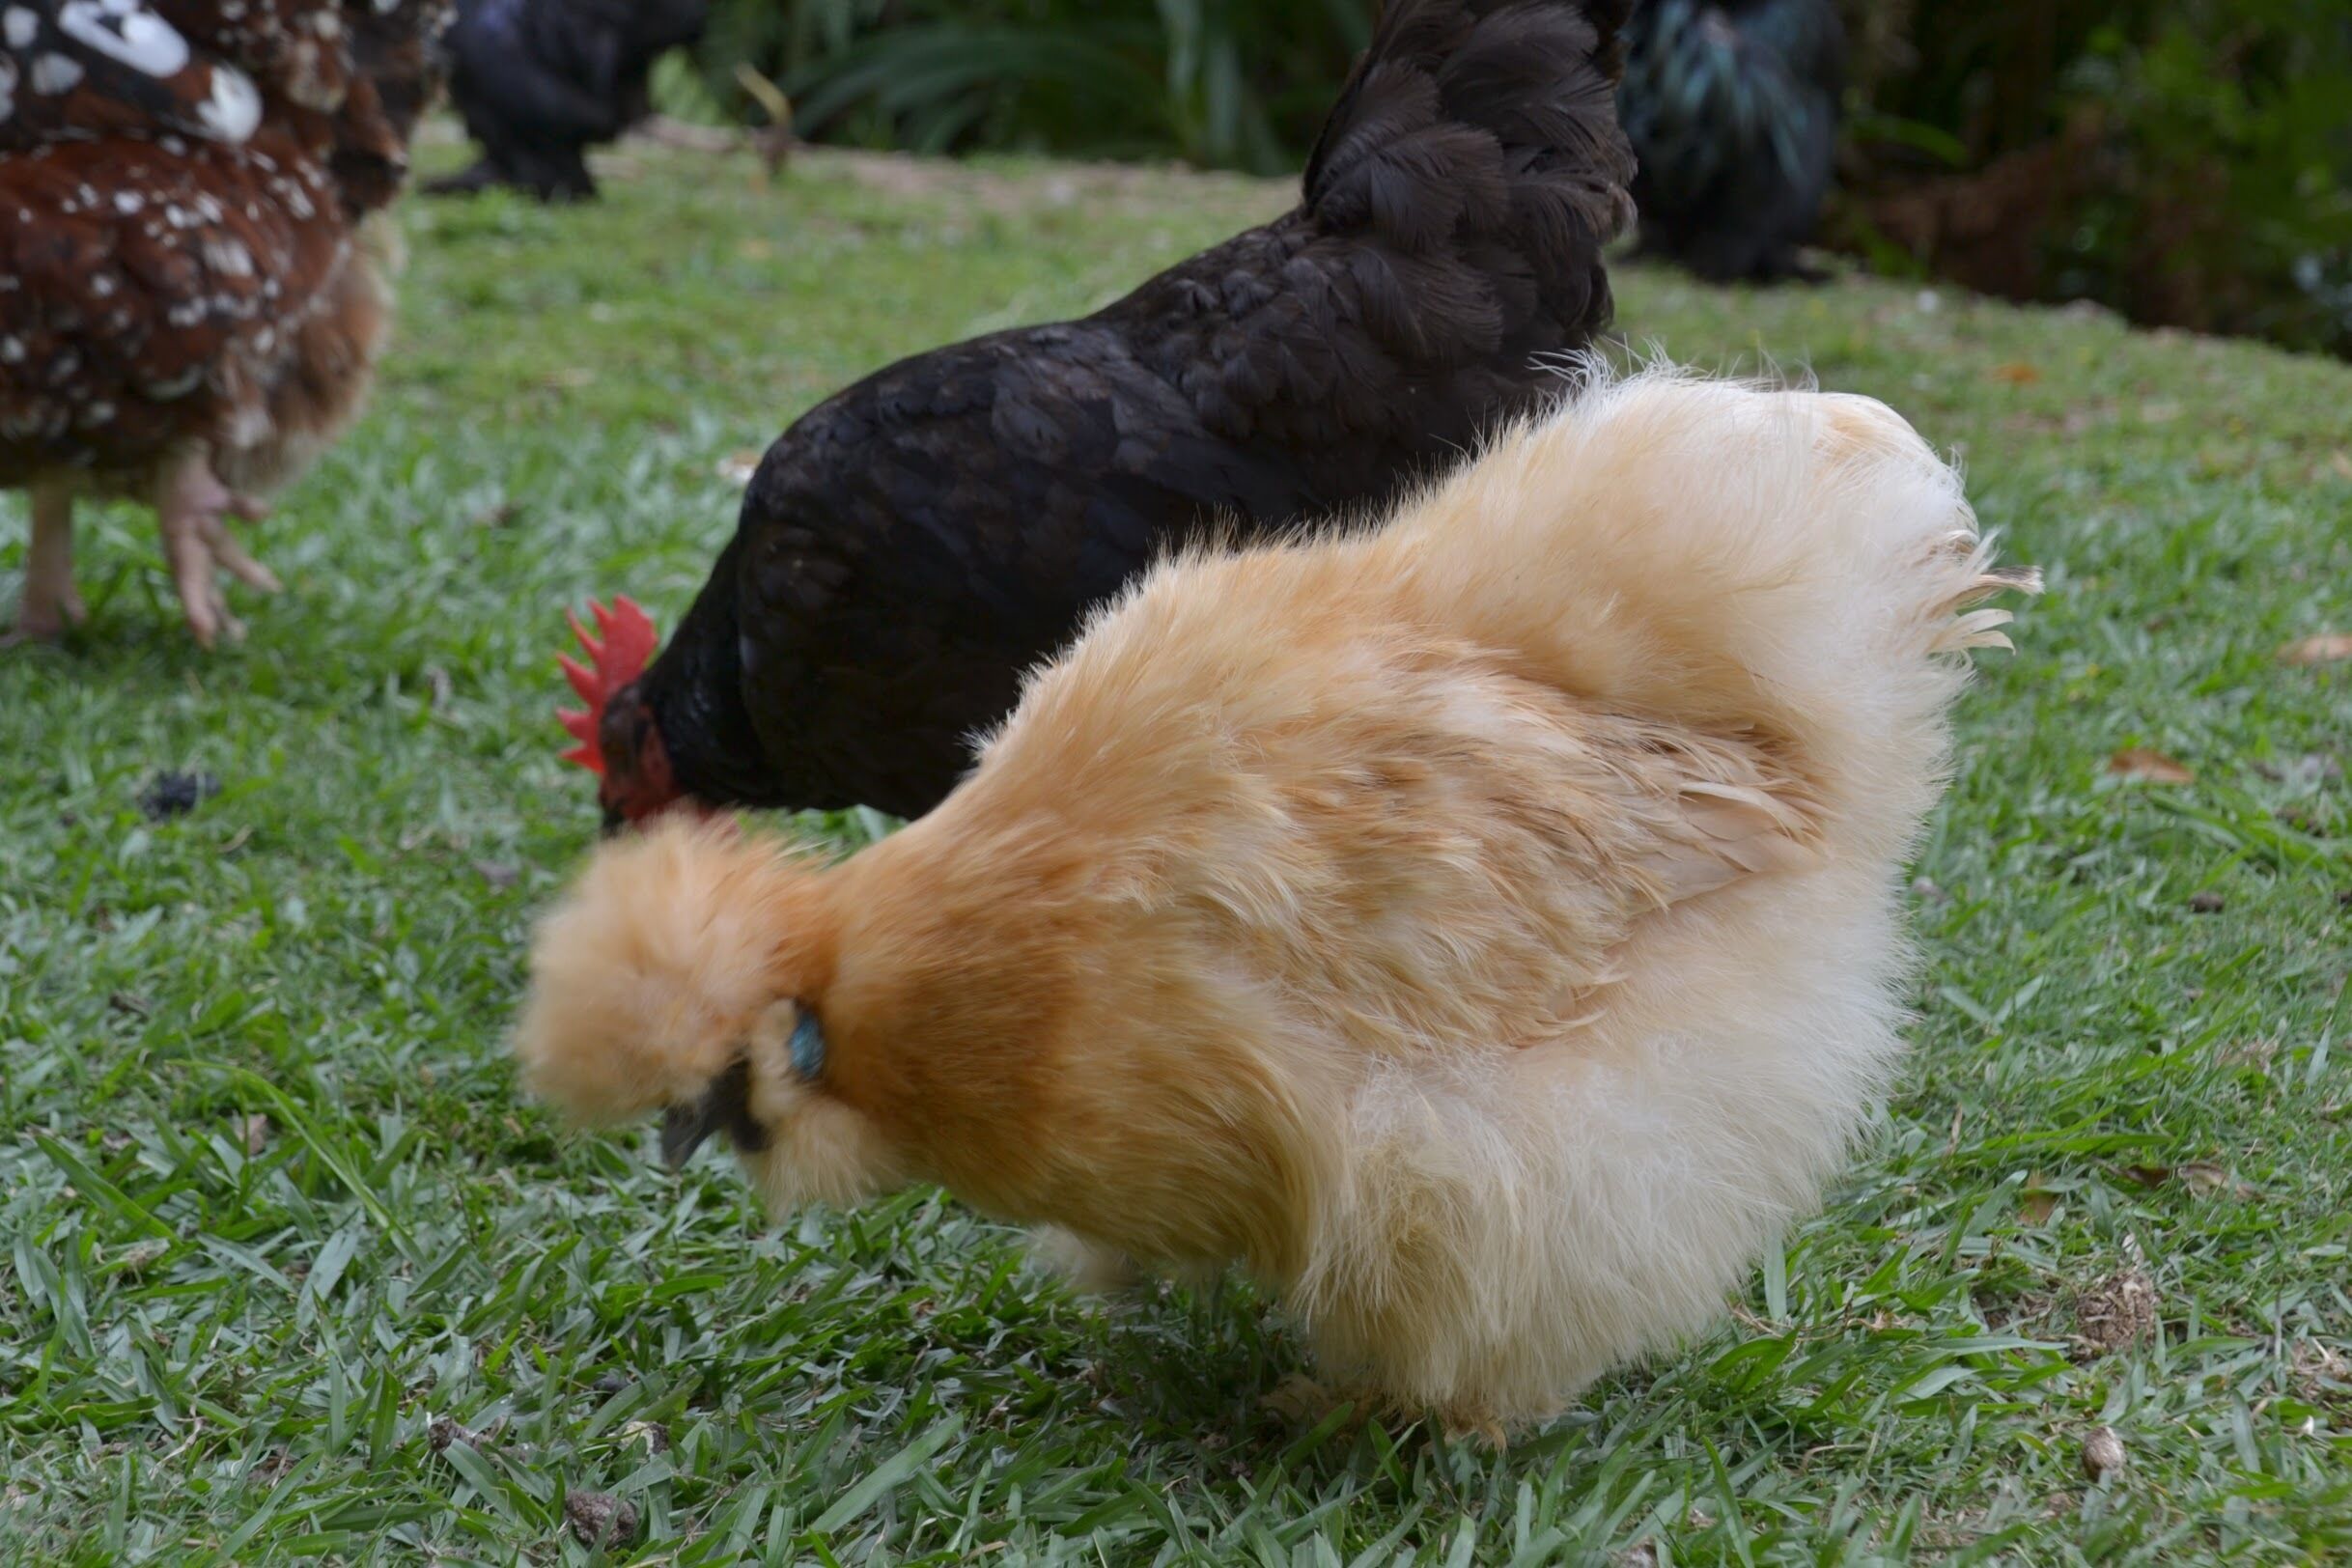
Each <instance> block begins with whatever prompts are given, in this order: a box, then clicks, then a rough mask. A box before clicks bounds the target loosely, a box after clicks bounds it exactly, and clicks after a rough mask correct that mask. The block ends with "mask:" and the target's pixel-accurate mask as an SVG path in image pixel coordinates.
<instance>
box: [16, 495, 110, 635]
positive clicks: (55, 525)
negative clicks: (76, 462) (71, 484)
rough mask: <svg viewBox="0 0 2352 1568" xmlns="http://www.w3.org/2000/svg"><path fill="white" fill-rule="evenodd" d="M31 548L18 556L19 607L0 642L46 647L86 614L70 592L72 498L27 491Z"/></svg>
mask: <svg viewBox="0 0 2352 1568" xmlns="http://www.w3.org/2000/svg"><path fill="white" fill-rule="evenodd" d="M32 500H33V542H32V544H31V545H30V546H27V548H26V549H25V552H24V602H23V604H22V606H21V607H20V608H19V609H18V610H17V612H16V625H15V628H14V630H11V631H10V632H9V633H8V634H7V635H6V636H5V637H0V642H5V643H18V642H48V641H53V640H54V639H56V638H58V637H61V636H63V635H65V631H66V628H68V627H70V626H80V625H81V624H82V622H84V621H85V620H87V619H89V616H90V612H89V610H87V609H85V608H84V607H83V605H82V596H81V595H80V594H78V593H76V592H75V591H74V588H73V492H72V491H71V490H68V489H66V488H65V487H64V486H62V485H41V486H36V487H35V488H34V490H33V496H32Z"/></svg>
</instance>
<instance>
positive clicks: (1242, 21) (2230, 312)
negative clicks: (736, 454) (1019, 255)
mask: <svg viewBox="0 0 2352 1568" xmlns="http://www.w3.org/2000/svg"><path fill="white" fill-rule="evenodd" d="M1841 4H1842V7H1843V9H1844V10H1845V12H1846V13H1847V21H1848V28H1849V32H1850V33H1851V35H1852V37H1853V39H1854V42H1855V70H1854V79H1853V82H1852V84H1851V91H1850V95H1849V97H1850V104H1849V107H1850V111H1851V112H1850V116H1849V122H1848V147H1847V157H1846V160H1845V180H1846V185H1847V191H1846V195H1845V197H1844V198H1843V199H1842V200H1841V202H1840V203H1839V206H1838V210H1837V211H1836V213H1835V217H1834V222H1833V224H1832V226H1831V228H1830V230H1829V231H1828V238H1830V239H1831V240H1832V242H1834V243H1835V244H1837V245H1839V246H1840V247H1841V248H1844V249H1847V250H1851V251H1853V252H1855V253H1857V254H1859V255H1861V256H1862V257H1863V258H1865V259H1866V260H1867V261H1868V262H1869V263H1870V264H1871V265H1872V266H1876V267H1878V268H1880V269H1882V270H1899V271H1919V272H1925V273H1932V274H1935V275H1940V276H1945V277H1948V278H1950V279H1952V280H1954V281H1956V282H1960V283H1963V284H1966V285H1968V286H1969V287H1972V288H1975V289H1979V290H1983V291H1985V292H1989V293H1995V294H2003V295H2006V296H2008V297H2012V298H2019V299H2074V298H2089V299H2094V300H2097V301H2099V302H2101V303H2103V304H2107V305H2109V306H2112V307H2114V309H2116V310H2119V311H2121V312H2123V313H2124V314H2125V315H2127V316H2129V317H2130V318H2132V319H2133V320H2135V321H2140V322H2149V323H2159V324H2168V325H2177V326H2186V327H2193V328H2197V329H2198V330H2207V331H2220V332H2230V333H2242V334H2253V335H2258V336H2263V337H2267V338H2271V339H2273V340H2275V341H2278V342H2281V343H2284V344H2287V345H2289V346H2291V347H2296V348H2307V349H2321V350H2329V351H2333V352H2336V353H2339V354H2352V113H2347V112H2346V109H2345V107H2344V106H2345V105H2346V104H2348V103H2352V7H2347V6H2346V5H2344V4H2343V0H2049V3H2046V4H2038V5H2031V6H1987V5H1984V4H1982V3H1981V0H1875V3H1874V0H1841ZM1376 9H1377V6H1376V0H1301V3H1297V4H1290V5H1281V6H1267V5H1256V4H1249V3H1247V0H958V3H950V0H785V3H781V4H779V3H778V0H719V4H718V6H717V8H716V13H715V20H714V25H713V27H712V29H711V33H710V36H709V37H708V38H707V40H706V41H705V42H704V44H703V47H702V49H701V50H700V51H699V53H698V55H697V58H696V61H695V67H696V70H694V71H692V72H688V71H685V70H674V71H672V72H670V73H668V75H667V76H666V77H665V89H666V91H665V98H666V100H667V102H668V103H669V105H670V106H671V107H672V109H673V110H674V111H676V112H682V113H687V114H691V115H695V116H697V117H704V118H710V117H717V116H723V115H730V114H738V113H749V112H750V107H749V100H748V99H747V98H745V96H744V95H743V93H742V87H741V85H740V82H739V81H738V78H737V74H736V73H737V70H738V67H739V65H741V64H746V63H747V64H749V65H750V66H751V67H752V68H753V69H754V70H759V71H760V72H762V73H763V74H765V75H768V76H770V78H771V79H774V80H777V81H779V82H781V83H782V84H783V86H784V87H785V90H786V91H787V92H788V93H789V94H790V95H791V97H792V98H793V103H794V118H795V122H796V125H797V126H798V129H799V132H800V134H802V135H803V136H806V137H810V138H812V139H817V140H826V141H835V142H847V143H852V144H855V145H861V146H869V147H898V148H905V149H909V150H911V151H916V152H924V153H942V152H953V151H965V150H971V149H978V148H986V149H990V150H995V151H1025V152H1054V153H1061V154H1082V155H1087V156H1112V157H1138V156H1141V157H1177V158H1182V159H1184V160H1186V161H1188V162H1190V163H1194V164H1200V165H1207V166H1215V167H1223V168H1237V169H1245V170H1249V171H1251V172H1255V173H1262V174H1274V173H1285V172H1288V171H1289V170H1290V169H1292V168H1294V167H1296V166H1297V163H1298V161H1299V160H1300V158H1301V157H1302V155H1303V152H1304V149H1305V147H1306V146H1307V144H1308V143H1309V142H1310V141H1311V140H1312V138H1313V135H1314V131H1315V127H1316V125H1317V123H1318V121H1319V120H1320V118H1321V116H1322V114H1323V112H1324V110H1325V109H1326V108H1327V107H1328V106H1329V104H1330V98H1331V95H1332V93H1333V91H1334V90H1335V89H1336V87H1337V84H1338V81H1339V78H1340V76H1341V74H1342V73H1343V72H1344V70H1345V69H1346V67H1347V64H1348V62H1349V61H1350V60H1351V59H1352V58H1353V57H1354V55H1355V53H1356V51H1357V50H1358V49H1359V48H1360V47H1361V46H1362V44H1363V42H1364V40H1365V39H1366V38H1367V37H1368V36H1369V33H1370V28H1371V22H1372V17H1373V15H1374V14H1375V12H1376Z"/></svg>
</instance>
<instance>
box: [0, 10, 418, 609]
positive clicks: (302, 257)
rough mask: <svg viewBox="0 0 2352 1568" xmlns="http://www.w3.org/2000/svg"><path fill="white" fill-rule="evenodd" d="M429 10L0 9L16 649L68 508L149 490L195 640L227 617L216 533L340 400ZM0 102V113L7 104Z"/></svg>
mask: <svg viewBox="0 0 2352 1568" xmlns="http://www.w3.org/2000/svg"><path fill="white" fill-rule="evenodd" d="M447 11H448V0H66V3H65V4H62V5H59V6H57V7H55V8H54V10H53V12H44V13H42V14H35V13H34V12H33V11H31V10H28V9H25V8H23V7H20V6H15V5H9V6H6V7H5V8H0V46H4V48H5V52H0V215H5V219H6V221H5V222H0V490H16V489H21V490H25V491H27V492H28V494H29V496H30V498H31V513H32V543H31V547H30V548H29V549H28V550H27V552H26V561H25V580H24V589H23V603H22V608H21V610H20V613H19V615H18V618H17V621H16V625H15V628H14V632H13V633H12V640H13V639H14V638H24V637H33V638H48V637H55V636H58V635H60V634H62V633H63V632H64V631H65V630H66V629H67V628H68V627H70V626H71V625H73V624H74V623H76V622H78V621H80V620H81V619H82V618H83V615H84V610H83V606H82V602H81V599H80V597H79V595H78V594H77V593H76V592H75V590H74V582H73V560H72V537H73V505H74V502H75V500H76V498H77V497H80V496H125V497H129V498H132V499H137V500H142V501H146V502H149V503H151V504H152V505H154V508H155V512H156V516H157V519H158V521H159V523H160V525H161V531H162V534H163V540H164V546H165V553H166V556H167V559H168V560H169V563H170V566H171V571H172V576H173V580H174V584H175V586H176V587H177V589H178V591H179V595H180V599H181V602H182V608H183V610H184V612H185V614H186V617H187V622H188V626H189V629H190V630H192V631H193V632H194V633H195V636H196V638H197V640H198V641H199V642H200V643H203V644H205V645H206V646H208V647H209V646H210V645H211V643H212V641H213V640H214V638H215V637H216V636H217V635H218V634H219V633H221V632H223V631H227V632H231V633H234V632H236V631H237V630H238V624H237V622H236V620H235V619H234V618H233V617H232V616H231V615H230V614H229V609H228V603H227V601H226V599H225V598H224V597H223V595H222V591H221V587H220V583H219V580H218V576H217V574H218V573H219V572H221V571H226V572H228V573H229V574H231V575H233V576H235V577H237V578H238V580H240V581H242V582H245V583H247V584H250V585H251V586H254V587H257V588H262V589H273V588H275V587H276V586H277V580H276V578H275V577H274V576H273V575H272V574H270V573H269V571H268V570H267V569H266V567H264V566H263V565H262V564H261V563H260V562H258V561H256V560H255V559H253V557H252V556H251V555H249V554H248V553H247V552H246V551H245V549H244V548H243V547H242V546H240V545H239V544H238V542H237V541H236V539H235V538H233V537H232V535H231V534H230V532H229V529H228V519H229V518H232V517H244V518H252V517H256V516H258V515H260V513H261V512H262V510H263V507H262V503H261V499H260V498H261V497H263V496H265V495H266V494H267V493H268V492H269V491H271V490H275V489H277V488H278V487H280V486H282V485H283V484H285V483H287V482H288V481H289V480H290V479H291V478H292V477H293V476H294V474H296V473H298V472H299V471H300V470H301V468H302V467H303V466H305V465H306V464H307V463H308V462H309V461H310V460H311V459H312V458H313V457H314V456H315V455H316V454H317V453H318V452H319V451H320V450H321V449H322V447H323V446H324V445H325V444H326V443H327V442H328V441H329V440H331V439H332V438H333V437H334V435H335V434H337V433H338V432H340V431H341V430H342V429H343V428H344V427H345V426H346V425H348V424H349V423H350V420H351V419H352V418H354V417H355V416H356V414H357V412H358V409H359V406H360V405H361V403H362V401H363V399H364V397H365V395H366V392H367V389H368V386H369V383H370V381H371V380H372V378H373V376H374V371H375V365H376V361H377V358H378V354H379V353H380V351H381V350H382V346H383V343H384V340H385V336H386V332H387V327H388V323H389V315H390V306H391V298H390V286H389V281H388V278H389V273H390V272H391V270H392V269H393V267H394V266H395V264H396V260H397V240H396V237H395V235H394V234H393V232H392V230H391V229H390V227H389V224H388V220H387V219H385V218H384V216H383V215H382V209H383V208H384V207H385V206H386V204H388V203H389V202H390V201H391V200H392V198H393V197H394V195H395V194H396V193H397V192H398V191H399V189H400V187H401V184H402V182H403V180H404V179H405V177H406V170H407V142H408V137H409V135H410V133H411V132H412V131H413V129H414V127H415V124H416V120H417V118H418V116H419V115H420V114H421V112H422V111H423V108H424V106H425V102H426V99H427V98H428V97H429V95H430V93H431V92H432V90H433V87H434V71H435V70H436V67H435V66H434V57H433V54H432V45H433V42H434V36H435V35H436V33H437V31H438V29H439V27H440V26H441V25H442V23H443V22H445V21H446V19H447ZM12 109H13V110H14V112H13V113H11V112H8V111H10V110H12Z"/></svg>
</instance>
